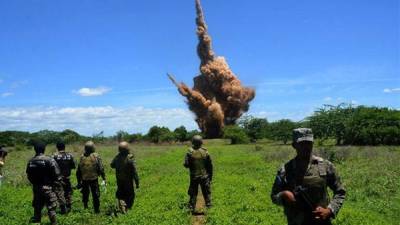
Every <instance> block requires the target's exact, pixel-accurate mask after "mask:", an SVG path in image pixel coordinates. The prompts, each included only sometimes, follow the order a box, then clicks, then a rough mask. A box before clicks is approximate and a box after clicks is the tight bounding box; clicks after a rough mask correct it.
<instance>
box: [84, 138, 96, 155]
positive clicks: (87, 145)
mask: <svg viewBox="0 0 400 225" xmlns="http://www.w3.org/2000/svg"><path fill="white" fill-rule="evenodd" d="M95 150H96V146H95V145H94V142H93V141H88V142H86V143H85V153H92V152H94V151H95Z"/></svg>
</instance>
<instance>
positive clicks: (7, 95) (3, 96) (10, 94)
mask: <svg viewBox="0 0 400 225" xmlns="http://www.w3.org/2000/svg"><path fill="white" fill-rule="evenodd" d="M0 83H1V82H0ZM12 95H14V93H12V92H4V93H3V94H1V97H2V98H7V97H10V96H12Z"/></svg>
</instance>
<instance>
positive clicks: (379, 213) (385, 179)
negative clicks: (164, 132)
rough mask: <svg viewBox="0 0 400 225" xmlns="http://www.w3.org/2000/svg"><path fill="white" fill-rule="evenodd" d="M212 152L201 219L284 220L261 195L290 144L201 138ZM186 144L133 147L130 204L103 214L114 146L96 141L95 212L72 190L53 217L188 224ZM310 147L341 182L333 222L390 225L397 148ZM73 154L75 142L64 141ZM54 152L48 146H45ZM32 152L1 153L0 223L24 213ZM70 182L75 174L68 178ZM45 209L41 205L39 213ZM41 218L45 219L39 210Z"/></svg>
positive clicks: (110, 203)
mask: <svg viewBox="0 0 400 225" xmlns="http://www.w3.org/2000/svg"><path fill="white" fill-rule="evenodd" d="M206 147H207V148H208V149H209V151H210V154H211V155H212V157H213V161H214V166H215V178H214V181H213V186H212V191H213V204H214V207H213V208H211V209H210V210H208V212H207V213H206V223H207V224H243V225H249V224H285V218H284V216H283V212H282V209H281V208H280V207H278V206H275V205H273V204H272V202H271V200H270V197H269V194H270V190H271V186H272V183H273V180H274V176H275V173H276V171H277V169H278V168H279V166H280V165H281V164H282V163H284V162H285V161H286V160H288V159H290V158H291V157H293V155H294V150H292V149H291V147H290V146H284V145H276V144H273V143H261V144H257V145H255V144H252V145H236V146H231V145H226V144H225V143H222V142H210V143H208V144H207V145H206ZM186 148H187V147H186V146H179V145H176V146H174V145H172V146H168V145H167V146H140V145H139V146H134V149H135V150H134V153H135V155H136V158H137V166H138V171H139V176H140V178H141V187H140V189H139V190H138V191H137V197H136V201H135V205H134V209H133V210H132V211H131V212H129V213H128V214H127V215H123V216H121V215H120V216H118V217H115V216H109V215H107V214H108V213H107V212H109V211H112V208H113V207H114V206H115V204H116V201H115V198H114V193H115V178H114V173H113V171H112V170H111V169H110V167H109V163H110V162H111V160H112V157H113V156H114V155H115V154H116V148H115V147H109V146H101V147H99V148H98V152H99V154H100V155H101V156H102V158H103V161H104V164H105V165H106V172H107V178H108V186H107V190H104V189H103V190H102V195H101V204H102V205H101V210H102V213H101V214H100V215H94V214H93V213H92V209H89V210H84V209H83V207H82V204H81V202H80V197H81V196H80V193H79V192H78V191H76V192H74V205H73V211H72V213H70V214H69V215H68V216H59V217H58V218H59V224H88V225H91V224H97V225H101V224H141V225H142V224H169V225H171V224H177V225H182V224H190V223H191V215H190V214H189V213H188V212H187V211H186V209H185V207H184V206H185V203H186V202H187V195H186V192H187V186H188V173H187V171H186V170H185V169H184V168H183V166H182V162H183V157H184V154H185V152H186ZM316 149H319V150H316V151H315V152H316V153H318V154H320V155H322V156H324V157H326V158H329V159H331V160H332V161H334V163H335V164H336V166H337V168H338V171H339V173H340V174H341V175H342V180H343V182H344V184H345V186H346V188H347V192H348V195H347V200H346V202H345V204H344V207H343V209H342V211H341V212H340V214H339V216H338V218H337V219H336V220H335V224H352V225H353V224H398V221H399V220H400V215H399V214H398V212H400V188H399V187H400V167H399V166H398V165H399V163H400V147H324V148H316ZM68 150H69V151H72V152H73V153H74V155H75V156H77V158H78V156H79V155H80V154H81V147H79V146H69V149H68ZM52 151H54V147H49V148H48V150H47V153H50V152H52ZM32 155H33V151H29V150H26V151H14V152H11V153H10V154H9V157H8V158H7V162H6V167H5V175H6V176H7V179H6V183H5V185H3V186H2V187H1V188H0V199H1V200H0V224H10V225H11V224H18V225H20V224H27V222H28V220H29V218H30V217H31V216H32V213H33V209H32V207H31V199H32V193H31V188H30V186H29V184H28V182H27V180H26V177H25V167H26V162H27V160H28V159H29V158H30V157H31V156H32ZM72 181H73V183H74V184H76V180H75V177H74V178H73V179H72ZM43 214H45V212H44V213H43ZM43 221H44V222H48V219H47V217H44V220H43Z"/></svg>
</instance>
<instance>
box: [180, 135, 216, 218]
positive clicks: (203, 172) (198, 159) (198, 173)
mask: <svg viewBox="0 0 400 225" xmlns="http://www.w3.org/2000/svg"><path fill="white" fill-rule="evenodd" d="M202 144H203V139H202V137H201V136H200V135H195V136H194V137H193V139H192V147H191V148H190V149H189V151H188V152H187V153H186V156H185V162H184V164H183V166H184V167H186V168H189V171H190V185H189V190H188V195H189V196H190V199H189V207H190V209H191V210H194V209H195V207H196V200H197V193H198V190H199V185H200V187H201V192H202V193H203V197H204V201H205V203H206V207H211V181H212V178H213V165H212V161H211V157H210V155H209V154H208V151H207V149H205V148H203V147H201V146H202Z"/></svg>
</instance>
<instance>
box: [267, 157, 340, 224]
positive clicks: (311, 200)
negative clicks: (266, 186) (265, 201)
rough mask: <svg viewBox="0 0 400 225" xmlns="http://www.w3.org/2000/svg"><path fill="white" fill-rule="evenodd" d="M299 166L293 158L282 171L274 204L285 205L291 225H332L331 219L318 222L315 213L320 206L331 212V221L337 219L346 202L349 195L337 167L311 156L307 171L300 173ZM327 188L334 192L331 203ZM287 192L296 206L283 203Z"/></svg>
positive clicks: (277, 181)
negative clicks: (293, 197) (283, 195)
mask: <svg viewBox="0 0 400 225" xmlns="http://www.w3.org/2000/svg"><path fill="white" fill-rule="evenodd" d="M296 162H297V161H296V158H294V159H292V160H290V161H289V162H287V163H286V164H285V165H283V166H282V167H281V168H280V169H279V171H278V173H277V175H276V178H275V182H274V185H273V187H272V192H271V199H272V201H273V202H274V203H275V204H278V205H283V207H284V212H285V215H286V217H287V221H288V224H289V225H313V224H320V225H330V224H331V220H330V219H331V218H329V219H327V220H317V219H315V218H314V216H313V214H312V211H313V210H315V209H316V207H318V206H321V207H323V208H328V209H330V210H331V212H332V215H331V217H333V218H335V217H336V216H337V214H338V212H339V209H340V208H341V206H342V204H343V202H344V199H345V194H346V191H345V189H344V187H343V185H342V183H341V181H340V177H339V175H338V173H337V171H336V169H335V167H334V165H333V164H332V163H331V162H329V161H328V160H324V159H322V158H321V157H317V156H315V155H312V156H311V160H310V162H309V164H308V166H307V168H306V169H305V171H301V169H299V168H298V166H297V165H296V164H297V163H296ZM327 187H329V188H330V189H331V190H332V191H333V198H332V200H329V195H328V190H327ZM285 190H287V191H291V192H292V193H294V196H295V198H296V203H295V204H294V205H289V204H287V203H286V202H285V201H284V200H283V199H282V192H283V191H285Z"/></svg>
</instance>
